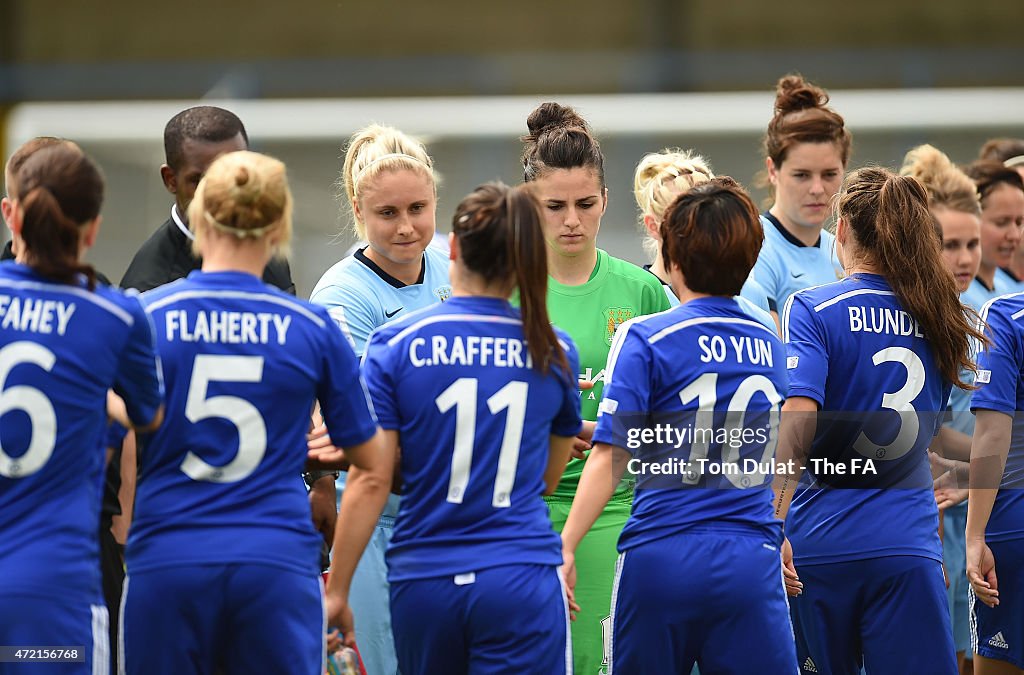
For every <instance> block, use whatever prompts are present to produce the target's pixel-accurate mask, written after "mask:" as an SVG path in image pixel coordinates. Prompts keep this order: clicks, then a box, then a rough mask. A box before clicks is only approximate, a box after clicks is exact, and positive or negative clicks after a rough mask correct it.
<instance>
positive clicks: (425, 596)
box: [356, 565, 572, 675]
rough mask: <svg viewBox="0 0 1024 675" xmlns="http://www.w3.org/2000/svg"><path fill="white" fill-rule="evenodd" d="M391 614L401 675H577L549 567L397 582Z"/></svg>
mask: <svg viewBox="0 0 1024 675" xmlns="http://www.w3.org/2000/svg"><path fill="white" fill-rule="evenodd" d="M391 608H392V610H393V611H394V615H393V617H392V625H393V626H394V631H395V648H396V651H397V652H398V665H399V668H400V669H401V671H402V675H438V674H440V673H444V675H460V674H461V673H473V675H486V674H489V673H493V674H494V675H506V674H508V673H544V674H545V675H556V674H557V673H572V648H571V646H570V645H571V643H570V638H569V608H568V606H567V605H566V600H565V592H564V591H563V586H562V578H561V575H560V574H559V572H558V568H556V567H553V566H551V565H503V566H501V567H489V568H487V569H484V570H480V571H478V572H470V573H467V574H460V575H457V576H454V577H452V576H445V577H432V578H430V579H413V580H409V581H397V582H395V583H393V584H391ZM358 625H359V617H358V616H357V617H356V626H358ZM367 672H369V670H367Z"/></svg>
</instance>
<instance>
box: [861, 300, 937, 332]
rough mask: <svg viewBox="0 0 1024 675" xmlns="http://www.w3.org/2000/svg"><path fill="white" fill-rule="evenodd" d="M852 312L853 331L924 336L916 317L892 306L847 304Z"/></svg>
mask: <svg viewBox="0 0 1024 675" xmlns="http://www.w3.org/2000/svg"><path fill="white" fill-rule="evenodd" d="M846 309H847V311H848V312H849V314H850V332H851V333H860V332H863V333H887V334H889V335H913V336H914V337H919V338H923V337H924V333H922V332H921V326H920V325H918V323H917V321H916V320H915V319H914V317H912V316H910V315H909V314H907V313H906V312H904V311H903V310H899V309H892V308H890V307H860V306H857V305H849V306H847V308H846Z"/></svg>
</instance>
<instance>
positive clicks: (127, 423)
mask: <svg viewBox="0 0 1024 675" xmlns="http://www.w3.org/2000/svg"><path fill="white" fill-rule="evenodd" d="M107 417H108V418H109V419H110V420H111V421H113V422H117V423H118V424H120V425H121V426H123V427H124V428H125V429H131V428H132V421H131V420H130V419H129V418H128V406H127V405H125V402H124V399H123V398H121V397H120V396H118V395H117V394H115V393H114V390H113V389H107Z"/></svg>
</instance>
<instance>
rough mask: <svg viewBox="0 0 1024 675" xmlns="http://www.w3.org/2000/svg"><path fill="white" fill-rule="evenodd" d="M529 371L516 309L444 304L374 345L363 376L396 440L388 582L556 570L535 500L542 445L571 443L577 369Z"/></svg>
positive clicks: (464, 301)
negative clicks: (397, 472)
mask: <svg viewBox="0 0 1024 675" xmlns="http://www.w3.org/2000/svg"><path fill="white" fill-rule="evenodd" d="M557 332H558V337H559V339H560V340H561V342H562V344H563V346H564V347H565V350H566V355H567V356H568V358H569V368H570V373H569V374H567V373H561V372H557V371H556V370H554V369H552V370H551V371H550V372H548V374H546V375H543V374H541V372H540V371H539V370H538V369H536V368H533V367H531V362H530V359H529V352H528V351H527V348H526V341H525V338H524V336H523V327H522V320H521V319H520V314H519V310H518V309H515V308H513V307H512V306H511V305H510V304H509V303H508V302H506V301H504V300H498V299H495V298H479V297H453V298H452V299H451V300H449V301H448V302H446V303H445V304H444V305H436V306H434V307H430V308H427V309H424V310H421V311H419V312H416V313H415V314H413V315H411V316H408V317H406V318H404V319H402V320H400V321H395V322H392V323H390V324H388V325H386V326H384V327H383V328H381V329H379V330H378V331H377V332H375V333H374V334H373V337H372V338H371V339H370V344H369V346H368V348H367V350H366V355H365V357H364V360H363V374H364V377H365V378H366V384H367V387H368V388H369V390H370V395H371V397H372V399H373V404H374V407H375V409H376V411H377V415H378V416H379V419H380V424H381V427H383V428H384V429H393V430H397V431H398V432H399V437H400V443H401V446H402V467H401V470H402V503H401V508H400V509H399V512H398V519H397V521H396V523H395V532H394V536H393V537H392V539H391V546H390V547H389V548H388V552H387V559H388V568H389V574H388V578H389V580H391V581H393V582H394V581H405V580H409V579H418V578H426V577H436V576H446V575H452V574H459V573H464V572H472V571H476V570H481V569H485V568H488V567H494V566H497V565H508V564H519V563H529V564H539V565H558V564H560V563H561V560H562V553H561V542H560V540H559V538H558V535H557V534H555V532H554V530H553V529H552V528H551V521H550V520H549V519H548V512H547V506H546V505H545V504H544V501H543V499H542V498H541V495H542V493H543V490H544V480H543V477H544V469H545V467H546V466H547V463H548V456H549V453H550V438H549V437H550V436H551V435H557V436H575V435H576V434H577V433H579V431H580V429H581V426H582V422H581V419H580V402H579V394H578V392H577V389H576V386H577V385H576V378H575V377H574V376H573V375H572V374H571V373H576V372H578V367H579V358H578V356H577V354H576V348H575V346H574V345H573V344H572V341H571V340H570V339H569V337H568V336H566V335H565V333H562V332H561V331H557Z"/></svg>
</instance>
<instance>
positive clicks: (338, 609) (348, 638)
mask: <svg viewBox="0 0 1024 675" xmlns="http://www.w3.org/2000/svg"><path fill="white" fill-rule="evenodd" d="M327 625H328V626H330V627H331V628H336V629H337V632H340V633H341V635H340V636H339V637H340V638H341V646H344V647H353V648H354V647H355V646H356V621H355V618H354V617H353V616H352V608H351V607H349V605H348V602H346V601H344V600H342V599H341V598H338V597H337V596H335V595H331V594H330V593H328V594H327Z"/></svg>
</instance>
